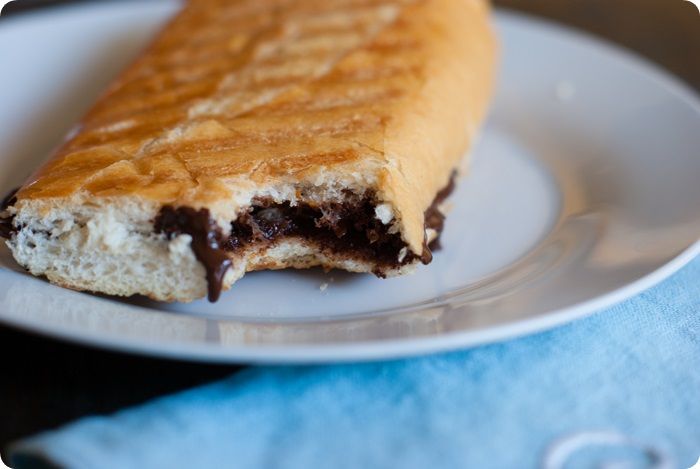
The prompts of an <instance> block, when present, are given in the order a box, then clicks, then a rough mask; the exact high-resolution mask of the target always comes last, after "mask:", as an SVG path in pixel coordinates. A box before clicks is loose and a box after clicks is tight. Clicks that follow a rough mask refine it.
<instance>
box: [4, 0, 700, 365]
mask: <svg viewBox="0 0 700 469" xmlns="http://www.w3.org/2000/svg"><path fill="white" fill-rule="evenodd" d="M176 8H177V5H176V4H174V3H170V2H164V1H157V2H114V3H111V2H107V3H104V2H102V3H100V4H88V5H81V6H74V7H66V8H64V9H60V10H52V11H46V12H42V13H36V14H31V15H28V16H22V17H16V18H10V19H7V20H4V21H2V22H0V70H2V73H1V74H0V90H2V91H1V92H0V93H1V98H0V102H2V106H0V149H2V150H1V151H0V188H2V189H8V190H9V189H10V188H12V187H13V186H15V185H18V183H20V182H21V181H22V180H23V178H24V177H25V176H27V174H28V173H29V172H30V171H31V170H32V169H33V168H34V167H35V166H36V165H37V164H39V163H40V162H41V161H42V159H44V158H45V156H46V155H47V153H49V151H50V150H51V148H52V146H54V145H55V144H56V143H57V142H59V141H60V140H61V138H62V136H63V134H64V133H65V132H66V131H67V130H68V129H69V128H70V127H71V126H72V124H73V123H74V122H75V121H77V120H78V119H79V117H80V115H81V113H82V112H84V110H85V109H86V108H87V106H89V104H90V103H91V102H92V101H93V100H94V99H95V97H96V96H97V95H98V93H99V92H100V90H101V89H103V88H104V87H105V85H106V84H107V83H108V82H109V80H110V78H111V77H112V76H114V75H115V73H117V72H118V71H119V70H120V69H121V68H122V66H123V65H124V64H126V63H127V62H128V61H129V60H130V59H131V58H132V57H133V56H134V55H135V54H137V52H138V50H139V48H140V47H142V45H143V44H144V42H145V41H147V39H148V37H149V36H150V35H151V34H152V33H153V32H154V31H155V30H156V29H157V28H158V26H159V25H160V24H161V23H162V22H163V21H164V20H165V19H166V18H167V17H168V16H169V15H170V14H172V13H173V12H174V11H175V9H176ZM497 23H498V29H499V30H500V33H501V38H502V42H503V60H502V62H503V63H502V72H501V79H500V85H499V89H498V94H497V97H496V100H495V104H494V106H493V111H492V115H491V118H490V120H489V122H488V125H487V126H486V129H485V131H484V133H483V136H482V139H481V141H480V143H479V145H478V147H477V148H476V150H475V155H474V163H473V166H472V171H471V174H470V176H469V177H468V178H467V179H466V180H464V181H463V182H462V183H461V184H460V185H459V187H458V190H457V191H456V193H455V195H454V197H453V201H454V209H453V211H452V213H451V214H450V215H449V217H448V219H447V227H446V231H445V233H444V242H443V245H444V250H443V251H442V252H439V253H438V254H437V255H436V256H435V260H434V262H433V263H432V264H431V265H429V266H428V267H423V268H421V269H420V270H419V271H418V273H417V274H415V275H413V276H407V277H404V278H398V279H391V280H379V279H376V278H374V277H372V276H369V275H351V274H346V273H341V272H331V273H328V274H324V273H323V272H321V271H307V272H294V271H289V272H260V273H254V274H249V275H247V276H246V277H245V278H244V279H243V280H242V281H240V282H239V283H237V284H236V285H235V286H234V288H233V289H232V290H231V291H229V292H228V293H226V294H224V296H223V298H222V300H221V301H219V302H218V303H216V304H209V303H207V302H205V301H197V302H194V303H191V304H173V305H167V304H156V303H152V302H149V301H147V300H143V299H129V300H120V299H115V298H108V297H102V296H96V295H90V294H85V293H77V292H72V291H69V290H64V289H61V288H59V287H55V286H52V285H49V284H48V283H46V282H45V281H43V280H40V279H36V278H33V277H31V276H29V275H26V274H25V273H23V272H22V270H21V269H20V268H18V267H17V266H16V265H15V264H14V262H13V261H12V258H11V257H10V255H9V252H8V251H7V249H5V248H4V247H3V248H1V250H0V320H2V321H5V322H7V323H10V324H14V325H17V326H20V327H23V328H26V329H29V330H33V331H37V332H41V333H45V334H50V335H54V336H59V337H63V338H66V339H70V340H74V341H78V342H83V343H89V344H93V345H99V346H105V347H113V348H118V349H122V350H127V351H137V352H143V353H150V354H158V355H167V356H174V357H178V358H186V359H202V360H211V361H231V362H262V361H266V362H283V361H286V362H292V361H295V362H311V361H315V362H322V361H331V360H334V361H335V360H357V359H377V358H387V357H395V356H402V355H410V354H418V353H424V352H429V351H436V350H444V349H450V348H456V347H467V346H473V345H476V344H481V343H485V342H490V341H496V340H502V339H505V338H509V337H513V336H516V335H521V334H526V333H530V332H533V331H537V330H541V329H544V328H548V327H552V326H555V325H557V324H561V323H564V322H567V321H571V320H573V319H576V318H579V317H581V316H584V315H586V314H590V313H592V312H594V311H596V310H598V309H600V308H602V307H605V306H608V305H611V304H613V303H615V302H618V301H621V300H623V299H625V298H627V297H629V296H631V295H633V294H635V293H637V292H639V291H641V290H642V289H644V288H647V287H649V286H650V285H652V284H653V283H655V282H658V281H660V280H661V279H663V278H664V277H666V276H668V275H669V274H671V273H672V272H674V271H675V270H677V269H678V268H680V267H681V266H682V265H683V264H685V263H686V262H688V261H689V260H690V259H691V258H692V257H693V256H695V255H696V254H697V253H698V251H700V244H699V243H697V240H698V235H699V233H700V156H699V151H700V106H699V105H698V101H697V98H696V97H695V96H694V95H693V93H692V92H690V91H689V90H688V89H687V88H686V87H684V86H683V85H682V84H680V83H679V82H678V81H676V80H675V79H673V78H671V77H669V76H668V75H666V74H664V73H663V72H660V71H659V70H657V69H656V68H654V67H653V66H651V65H649V64H647V63H645V62H644V61H642V60H640V59H638V58H635V57H633V56H631V55H629V54H628V53H625V52H623V51H621V50H618V49H615V48H614V47H611V46H609V45H606V44H604V43H601V42H598V41H596V40H593V39H591V38H588V37H585V36H582V35H580V34H577V33H573V32H570V31H568V30H565V29H562V28H560V27H556V26H552V25H550V24H547V23H544V22H541V21H536V20H533V19H528V18H526V17H522V16H516V15H513V14H506V13H499V14H498V16H497Z"/></svg>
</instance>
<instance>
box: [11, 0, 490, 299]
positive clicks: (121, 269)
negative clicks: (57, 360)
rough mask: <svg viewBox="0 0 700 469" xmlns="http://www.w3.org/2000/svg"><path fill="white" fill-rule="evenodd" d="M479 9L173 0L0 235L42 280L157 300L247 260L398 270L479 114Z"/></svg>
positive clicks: (177, 295)
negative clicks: (169, 12)
mask: <svg viewBox="0 0 700 469" xmlns="http://www.w3.org/2000/svg"><path fill="white" fill-rule="evenodd" d="M488 19H489V8H488V5H487V3H486V2H485V1H483V0H414V1H411V0H405V1H404V0H383V1H381V0H380V1H375V0H266V1H260V0H190V2H189V3H187V4H186V5H185V6H184V8H183V9H182V11H181V12H180V13H179V14H177V15H176V16H175V17H174V18H173V19H172V20H171V21H170V22H169V24H168V25H167V26H166V27H165V28H164V29H163V30H162V32H161V33H160V34H159V35H158V36H157V37H156V38H155V40H154V42H153V43H152V44H151V45H150V46H149V47H148V49H147V50H146V51H145V52H144V54H143V55H142V56H141V57H140V58H139V59H138V60H137V61H136V62H135V63H134V64H133V65H131V66H130V67H129V68H128V69H127V70H126V71H125V72H123V73H122V75H121V76H120V77H119V78H118V79H117V80H116V81H115V82H114V83H113V84H112V86H111V87H110V88H109V89H108V90H107V92H106V93H105V94H104V96H103V97H102V98H101V99H100V100H99V101H98V102H97V104H96V105H95V106H94V107H93V109H92V110H91V111H90V112H89V113H88V114H87V116H86V117H85V118H84V119H83V121H82V123H81V124H80V125H79V126H78V128H77V129H76V130H75V131H74V132H73V133H72V135H71V136H70V138H68V139H67V141H66V142H65V144H64V145H63V146H62V147H61V148H60V149H59V150H58V151H57V153H56V154H55V155H54V156H53V158H52V159H51V160H50V161H49V162H48V163H47V164H46V165H45V166H43V167H42V168H41V169H40V170H39V171H38V172H37V173H36V174H35V175H34V176H33V177H32V178H31V179H30V180H29V181H28V182H27V183H26V184H25V185H24V186H23V187H22V188H21V189H20V190H19V192H18V193H17V195H16V198H14V199H13V200H12V201H11V202H10V204H9V205H10V206H9V207H7V209H6V210H5V212H4V215H3V216H4V219H3V220H2V224H4V226H5V229H4V230H3V231H4V232H6V236H7V237H8V238H9V239H8V242H7V244H8V245H9V247H10V249H11V250H12V253H13V255H14V257H15V259H16V260H17V261H18V262H19V263H20V264H21V265H23V266H24V267H26V268H27V269H28V270H29V271H30V272H31V273H32V274H34V275H44V276H46V277H47V278H48V279H49V280H50V281H51V282H53V283H56V284H59V285H63V286H66V287H69V288H73V289H78V290H90V291H96V292H103V293H107V294H113V295H134V294H142V295H146V296H149V297H151V298H153V299H156V300H164V301H190V300H193V299H196V298H200V297H202V296H204V295H205V294H207V292H208V294H209V298H210V300H216V298H218V295H219V292H220V291H221V289H222V288H223V289H228V288H229V287H230V286H231V284H232V283H233V282H234V281H235V280H237V279H238V278H240V277H241V276H242V275H243V274H244V273H245V272H246V271H251V270H257V269H278V268H285V267H295V268H305V267H311V266H315V265H321V266H324V267H325V268H341V269H346V270H350V271H356V272H374V273H375V274H377V275H380V276H391V275H397V274H401V273H405V272H408V271H411V270H412V269H413V268H414V267H415V265H416V264H418V263H419V262H421V261H422V262H424V263H427V262H429V261H430V257H431V256H430V250H429V245H430V243H431V241H433V239H434V238H435V236H436V234H439V233H438V232H439V231H440V229H441V228H442V219H443V215H442V214H441V213H440V212H439V211H438V210H437V209H436V206H437V203H438V202H440V200H441V199H442V198H444V197H445V196H446V195H447V192H448V191H447V190H443V189H445V188H448V187H449V186H450V181H451V175H452V174H453V171H454V169H455V168H456V167H457V165H458V163H459V161H460V158H461V156H462V155H463V154H464V152H465V151H466V150H467V149H468V148H469V146H470V144H471V143H472V141H473V139H474V137H475V134H476V132H477V129H478V127H479V124H480V123H481V121H482V119H483V116H484V114H485V110H486V107H487V102H488V99H489V96H490V91H491V86H492V81H493V72H494V58H495V45H494V38H493V35H492V31H491V28H490V26H489V22H488ZM441 190H443V191H442V192H440V191H441ZM426 228H427V229H426Z"/></svg>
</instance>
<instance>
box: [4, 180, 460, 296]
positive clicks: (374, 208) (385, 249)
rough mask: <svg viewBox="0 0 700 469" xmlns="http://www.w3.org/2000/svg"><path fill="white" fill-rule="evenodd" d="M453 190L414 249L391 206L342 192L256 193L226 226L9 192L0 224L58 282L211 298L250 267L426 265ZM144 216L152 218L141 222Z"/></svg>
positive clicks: (190, 214)
mask: <svg viewBox="0 0 700 469" xmlns="http://www.w3.org/2000/svg"><path fill="white" fill-rule="evenodd" d="M453 187H454V176H453V177H452V178H451V179H450V183H449V185H448V186H447V187H445V188H444V189H443V190H442V191H440V192H439V193H438V194H437V196H436V198H435V200H434V202H433V204H432V205H431V206H430V207H429V208H428V209H427V210H426V212H425V230H424V232H425V236H424V241H423V245H422V248H421V250H420V252H415V251H413V250H412V249H411V248H410V246H409V245H408V244H407V243H406V242H405V241H404V239H403V238H402V234H401V227H400V223H398V220H396V218H395V216H394V214H393V211H392V208H391V207H390V206H389V204H387V203H385V202H383V201H381V200H379V199H378V197H377V195H376V194H375V193H373V192H371V191H368V192H366V193H364V194H356V193H353V192H351V191H347V190H346V191H343V192H341V193H340V195H339V196H338V195H336V196H335V197H334V198H333V199H330V200H325V201H324V200H295V201H290V200H286V201H280V200H275V199H274V198H272V197H256V198H254V199H252V200H251V202H250V204H249V205H248V206H247V207H246V208H244V209H242V210H240V212H239V214H238V216H237V217H236V218H235V219H233V220H231V221H230V222H229V223H228V224H227V226H221V225H220V223H219V222H217V220H216V219H215V217H214V216H213V215H212V212H211V211H210V210H209V209H208V208H205V207H203V208H193V207H189V206H174V205H162V206H160V207H157V206H155V205H152V206H150V207H145V206H144V205H143V203H139V201H128V200H123V199H115V200H113V201H111V203H110V204H108V205H104V204H100V205H95V206H94V207H93V208H92V210H91V209H90V208H89V207H90V205H89V204H85V203H84V202H82V201H80V202H76V201H72V202H70V203H69V202H67V201H63V202H59V201H52V202H50V203H49V201H48V200H43V203H41V202H39V201H32V202H26V201H25V202H23V203H20V204H18V206H17V207H15V206H14V205H13V204H15V203H16V202H17V199H16V198H15V197H14V196H11V197H10V196H8V197H7V199H6V202H5V204H6V206H5V207H3V211H2V212H0V214H1V215H0V226H1V227H2V230H3V231H2V236H3V237H5V238H7V239H8V241H7V244H8V246H9V247H10V249H11V250H12V252H13V255H14V256H15V258H16V259H17V261H18V262H19V263H20V264H21V265H23V266H24V267H25V268H26V269H27V270H29V271H30V272H31V273H32V274H34V275H42V276H46V277H47V278H48V279H49V280H50V281H52V282H53V283H56V284H59V285H61V286H65V287H68V288H72V289H76V290H88V291H96V292H103V293H108V294H113V295H120V296H131V295H136V294H140V295H145V296H148V297H150V298H152V299H155V300H159V301H191V300H193V299H196V298H200V297H202V296H205V294H206V296H207V297H208V299H209V301H212V302H214V301H217V300H218V299H219V297H220V295H221V292H222V291H223V290H225V289H228V288H230V286H231V285H232V284H233V283H234V282H235V281H236V280H237V279H239V278H240V277H241V276H243V274H244V273H245V272H249V271H254V270H263V269H285V268H297V269H303V268H311V267H317V266H320V267H323V268H324V269H328V270H330V269H334V268H339V269H343V270H347V271H351V272H370V273H373V274H375V275H376V276H378V277H381V278H385V277H392V276H395V275H400V274H403V273H407V272H410V271H412V270H413V269H414V268H415V266H416V265H417V264H418V263H423V264H428V263H430V262H431V260H432V252H431V249H435V248H437V247H438V246H439V235H440V232H441V231H442V228H443V225H444V219H445V216H444V214H443V213H442V212H441V211H440V208H439V207H440V205H441V204H442V202H443V201H444V200H445V198H447V197H448V196H449V194H450V193H451V191H452V189H453ZM141 202H142V201H141ZM20 207H21V208H22V210H18V208H20ZM71 207H72V208H73V209H71ZM37 212H43V213H44V215H43V216H41V217H38V216H36V215H37ZM144 213H152V214H153V215H152V217H151V218H150V219H144V217H143V214H144Z"/></svg>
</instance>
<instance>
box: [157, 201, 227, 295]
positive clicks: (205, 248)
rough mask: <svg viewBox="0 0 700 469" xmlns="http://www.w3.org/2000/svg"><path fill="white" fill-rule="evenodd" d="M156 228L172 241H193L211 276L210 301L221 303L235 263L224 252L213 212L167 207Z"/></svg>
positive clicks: (195, 249)
mask: <svg viewBox="0 0 700 469" xmlns="http://www.w3.org/2000/svg"><path fill="white" fill-rule="evenodd" d="M154 227H155V231H156V233H164V234H165V235H166V236H167V237H168V239H172V238H173V237H174V236H177V235H179V234H183V233H184V234H188V235H190V236H191V237H192V243H191V245H192V251H193V252H194V255H195V257H197V260H198V261H199V262H200V263H201V264H202V265H203V266H204V269H205V270H206V273H207V290H208V298H209V301H211V302H215V301H217V300H218V299H219V296H220V295H221V289H222V285H223V281H224V275H226V271H228V269H229V268H230V267H231V265H232V263H231V259H229V257H228V256H227V255H226V252H224V251H223V250H222V249H221V242H222V238H223V236H222V234H221V229H220V228H219V226H218V225H217V224H216V222H215V221H214V220H213V219H212V218H211V215H210V213H209V210H208V209H206V208H203V209H201V210H195V209H193V208H190V207H178V208H174V207H172V206H165V207H163V208H161V210H160V213H159V214H158V216H157V217H156V220H155V223H154Z"/></svg>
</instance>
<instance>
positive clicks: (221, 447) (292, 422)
mask: <svg viewBox="0 0 700 469" xmlns="http://www.w3.org/2000/svg"><path fill="white" fill-rule="evenodd" d="M698 456H700V258H698V259H696V260H694V261H692V262H691V263H690V264H689V265H688V266H686V267H685V268H684V269H682V270H681V271H680V272H678V273H677V274H675V275H674V276H672V277H671V278H670V279H668V280H666V281H665V282H663V283H662V284H660V285H658V286H656V287H654V288H652V289H651V290H649V291H647V292H645V293H643V294H641V295H638V296H636V297H635V298H633V299H631V300H628V301H626V302H624V303H622V304H620V305H618V306H615V307H613V308H610V309H608V310H606V311H603V312H600V313H598V314H596V315H594V316H592V317H590V318H587V319H583V320H579V321H576V322H574V323H572V324H569V325H566V326H563V327H560V328H558V329H555V330H552V331H548V332H544V333H540V334H537V335H533V336H529V337H525V338H521V339H517V340H512V341H510V342H506V343H500V344H493V345H488V346H483V347H480V348H476V349H473V350H467V351H461V352H454V353H447V354H441V355H435V356H428V357H422V358H414V359H407V360H399V361H392V362H383V363H367V364H353V365H334V366H295V367H254V368H249V369H246V370H244V371H243V372H240V373H237V374H236V375H234V376H232V377H230V378H229V379H226V380H223V381H220V382H216V383H213V384H210V385H207V386H203V387H199V388H196V389H192V390H189V391H186V392H181V393H178V394H175V395H172V396H168V397H164V398H159V399H156V400H154V401H151V402H149V403H146V404H145V405H141V406H139V407H135V408H131V409H126V410H124V411H121V412H119V413H116V414H115V415H111V416H107V417H91V418H84V419H81V420H79V421H77V422H75V423H72V424H69V425H67V426H64V427H62V428H59V429H57V430H54V431H49V432H46V433H43V434H40V435H37V436H35V437H32V438H29V439H26V440H24V441H20V442H18V443H17V444H15V445H14V446H13V448H12V450H11V456H10V457H11V462H10V465H11V466H12V467H14V468H17V469H24V468H32V467H43V466H41V465H42V464H53V465H56V466H59V467H69V468H97V467H99V468H105V469H109V468H119V469H125V468H180V467H182V468H192V467H197V468H207V467H212V468H219V467H235V468H304V469H306V468H315V467H333V468H391V469H393V468H398V467H401V468H430V467H435V468H463V467H478V468H490V467H494V468H501V467H510V468H514V467H518V468H527V467H547V468H555V467H567V468H568V467H572V468H575V467H598V465H599V464H602V463H604V462H605V463H609V464H610V463H613V462H614V463H625V464H628V466H621V467H668V468H671V467H690V466H692V464H694V463H695V461H697V459H698Z"/></svg>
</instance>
